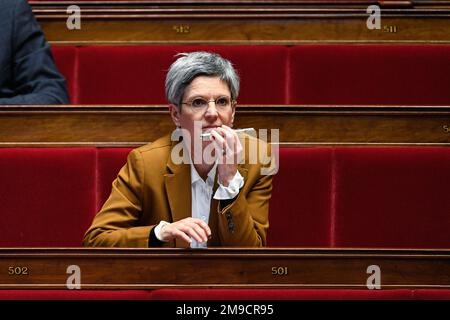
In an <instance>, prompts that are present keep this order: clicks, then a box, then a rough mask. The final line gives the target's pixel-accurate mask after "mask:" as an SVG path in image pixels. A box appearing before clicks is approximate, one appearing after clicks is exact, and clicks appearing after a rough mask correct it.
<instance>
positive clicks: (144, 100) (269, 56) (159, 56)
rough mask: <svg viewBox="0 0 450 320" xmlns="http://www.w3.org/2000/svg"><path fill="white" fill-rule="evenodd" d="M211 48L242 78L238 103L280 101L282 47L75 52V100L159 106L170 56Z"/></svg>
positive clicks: (102, 48)
mask: <svg viewBox="0 0 450 320" xmlns="http://www.w3.org/2000/svg"><path fill="white" fill-rule="evenodd" d="M199 50H203V51H214V52H217V53H219V54H221V55H222V56H223V57H225V58H228V59H230V60H231V61H232V62H233V63H234V64H235V67H236V69H237V70H238V73H239V74H240V76H241V78H242V88H241V93H242V94H240V96H239V103H243V104H254V103H260V104H282V103H286V101H287V97H286V90H285V85H284V84H285V81H284V80H285V78H286V67H285V64H286V63H287V49H286V47H284V46H260V47H254V46H215V47H212V46H115V47H109V46H99V47H82V48H81V49H80V52H79V59H80V65H81V66H82V67H81V68H80V70H79V81H80V82H79V85H80V91H79V97H80V100H79V103H81V104H98V103H100V104H165V103H167V100H166V98H165V90H164V83H165V77H166V73H167V70H168V69H169V67H170V65H171V64H172V62H173V61H175V59H176V58H175V57H174V56H175V55H176V54H178V53H182V52H191V51H199Z"/></svg>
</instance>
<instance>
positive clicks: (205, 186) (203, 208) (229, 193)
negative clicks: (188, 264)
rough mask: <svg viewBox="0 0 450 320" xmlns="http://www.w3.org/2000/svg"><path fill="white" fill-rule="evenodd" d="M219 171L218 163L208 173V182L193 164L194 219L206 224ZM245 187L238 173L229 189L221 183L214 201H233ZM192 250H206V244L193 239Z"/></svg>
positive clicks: (192, 193)
mask: <svg viewBox="0 0 450 320" xmlns="http://www.w3.org/2000/svg"><path fill="white" fill-rule="evenodd" d="M216 171H217V163H215V164H214V166H213V167H212V169H211V170H210V171H209V172H208V176H207V178H206V181H204V180H203V179H202V178H201V177H200V176H199V174H198V172H197V170H196V169H195V167H194V165H193V164H192V163H191V195H192V201H191V212H192V218H197V219H201V220H203V221H204V222H206V224H208V222H209V213H210V212H209V210H210V208H211V195H212V192H213V188H214V179H215V176H216ZM243 185H244V178H243V177H242V175H241V174H240V173H239V171H237V172H236V174H235V175H234V177H233V179H232V180H231V181H230V183H229V185H228V187H225V186H224V185H222V184H221V183H220V181H219V187H218V188H217V190H216V192H215V193H214V199H217V200H227V199H233V198H234V197H236V196H237V195H238V193H239V189H240V188H242V186H243ZM191 248H206V242H201V243H199V242H197V241H195V240H194V239H192V243H191Z"/></svg>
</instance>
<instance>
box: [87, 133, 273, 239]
mask: <svg viewBox="0 0 450 320" xmlns="http://www.w3.org/2000/svg"><path fill="white" fill-rule="evenodd" d="M250 139H253V140H254V141H258V145H259V148H264V149H263V150H267V149H268V150H267V153H270V147H269V145H267V144H265V143H263V142H262V141H260V140H255V138H252V137H250ZM245 140H246V141H248V139H245ZM177 143H178V142H172V141H171V140H170V135H167V136H165V137H163V138H160V139H158V140H156V141H155V142H153V143H151V144H147V145H145V146H142V147H140V148H137V149H134V150H132V151H131V152H130V154H129V155H128V160H127V163H126V165H125V166H124V167H123V168H122V169H121V170H120V172H119V174H118V176H117V179H116V180H114V182H113V184H112V191H111V195H110V196H109V198H108V200H107V201H106V202H105V204H104V205H103V207H102V209H101V210H100V212H98V213H97V215H96V216H95V218H94V221H93V223H92V225H91V227H90V228H89V229H88V230H87V232H86V234H85V236H84V240H83V244H84V245H85V246H103V247H148V240H149V235H150V231H151V229H152V228H153V227H154V226H155V225H157V224H158V223H159V222H160V221H161V220H165V221H168V222H173V221H178V220H181V219H184V218H187V217H190V216H191V171H190V165H189V164H175V163H173V161H172V159H171V157H170V154H171V151H172V148H173V147H174V146H175V145H176V144H177ZM248 151H249V148H245V156H244V157H245V159H249V158H248ZM247 162H248V161H244V163H243V164H239V166H238V170H239V172H240V174H241V175H242V177H243V178H244V186H243V187H242V188H241V190H240V192H239V195H238V196H237V197H236V199H235V201H234V202H232V203H231V204H229V205H228V206H226V207H225V208H221V207H220V204H219V201H217V200H215V199H212V200H211V210H210V217H209V226H210V228H211V232H212V237H211V239H210V240H209V241H208V246H209V247H213V246H241V247H259V246H265V245H266V232H267V229H268V227H269V221H268V214H269V199H270V196H271V191H272V176H271V175H261V172H260V169H261V168H262V167H263V166H262V165H260V164H248V163H247ZM270 165H272V166H273V162H272V163H271V164H269V165H267V166H266V167H269V166H270ZM216 189H217V175H216V181H215V184H214V192H215V190H216ZM213 194H214V193H213ZM227 212H229V213H231V215H232V219H233V222H234V225H235V228H234V232H233V233H232V232H231V231H230V230H229V227H228V221H227V218H226V213H227ZM164 246H165V247H187V246H188V244H187V243H186V242H185V241H182V240H173V241H169V242H167V243H165V244H164Z"/></svg>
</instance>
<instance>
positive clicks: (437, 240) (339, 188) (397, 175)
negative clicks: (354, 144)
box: [335, 147, 450, 248]
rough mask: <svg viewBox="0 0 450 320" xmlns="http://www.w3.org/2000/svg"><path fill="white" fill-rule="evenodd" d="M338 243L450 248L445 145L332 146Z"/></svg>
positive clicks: (449, 171)
mask: <svg viewBox="0 0 450 320" xmlns="http://www.w3.org/2000/svg"><path fill="white" fill-rule="evenodd" d="M335 166H336V169H335V171H336V172H335V175H336V188H335V190H336V191H335V192H336V195H335V198H336V211H335V246H337V247H355V246H357V247H417V248H421V247H422V248H425V247H437V248H450V237H449V234H450V196H449V195H450V194H449V188H448V183H449V181H450V148H445V147H439V148H432V147H426V148H414V147H412V148H368V147H360V148H337V149H336V153H335Z"/></svg>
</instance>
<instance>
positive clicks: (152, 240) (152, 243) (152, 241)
mask: <svg viewBox="0 0 450 320" xmlns="http://www.w3.org/2000/svg"><path fill="white" fill-rule="evenodd" d="M155 228H156V227H153V228H152V230H151V231H150V236H149V237H148V246H149V248H151V247H161V246H162V245H163V244H164V241H161V240H159V239H158V238H157V237H156V234H155Z"/></svg>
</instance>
